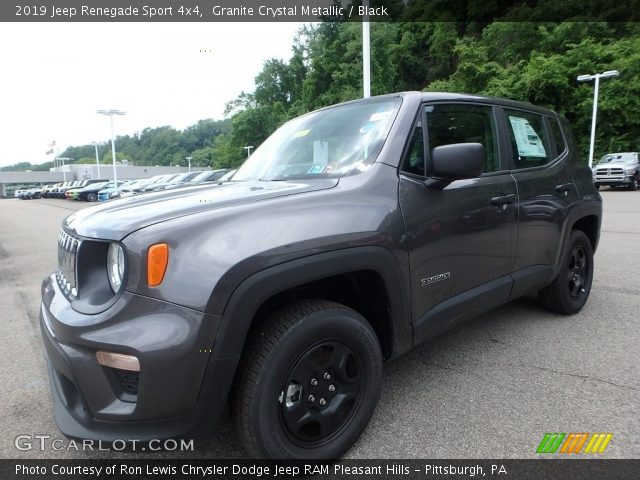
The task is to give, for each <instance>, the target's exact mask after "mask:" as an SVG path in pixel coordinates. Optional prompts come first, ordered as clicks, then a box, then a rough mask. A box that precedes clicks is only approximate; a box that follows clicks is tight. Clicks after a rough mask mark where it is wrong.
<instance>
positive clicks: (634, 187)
mask: <svg viewBox="0 0 640 480" xmlns="http://www.w3.org/2000/svg"><path fill="white" fill-rule="evenodd" d="M627 188H628V189H629V190H631V191H632V192H635V191H636V190H638V177H637V176H636V177H634V179H633V182H631V183H630V184H629V186H628V187H627Z"/></svg>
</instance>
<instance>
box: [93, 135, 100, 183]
mask: <svg viewBox="0 0 640 480" xmlns="http://www.w3.org/2000/svg"><path fill="white" fill-rule="evenodd" d="M92 145H93V146H94V147H96V167H98V178H100V159H99V158H98V142H92Z"/></svg>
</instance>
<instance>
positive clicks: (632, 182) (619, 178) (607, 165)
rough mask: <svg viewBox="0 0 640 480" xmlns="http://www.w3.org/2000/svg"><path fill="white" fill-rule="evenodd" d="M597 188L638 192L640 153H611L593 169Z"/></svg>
mask: <svg viewBox="0 0 640 480" xmlns="http://www.w3.org/2000/svg"><path fill="white" fill-rule="evenodd" d="M593 182H594V183H595V185H596V188H600V187H601V186H602V185H607V186H609V187H626V188H627V189H629V190H637V189H638V183H640V158H639V157H638V152H622V153H609V154H607V155H605V156H604V157H602V158H601V159H600V161H599V162H598V164H597V165H595V166H594V167H593Z"/></svg>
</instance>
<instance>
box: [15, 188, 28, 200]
mask: <svg viewBox="0 0 640 480" xmlns="http://www.w3.org/2000/svg"><path fill="white" fill-rule="evenodd" d="M23 192H26V190H25V189H18V190H16V191H14V192H13V197H14V198H20V196H21V195H22V193H23Z"/></svg>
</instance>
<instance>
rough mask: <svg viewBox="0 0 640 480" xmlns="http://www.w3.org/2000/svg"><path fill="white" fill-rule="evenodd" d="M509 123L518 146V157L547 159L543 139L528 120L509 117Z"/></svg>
mask: <svg viewBox="0 0 640 480" xmlns="http://www.w3.org/2000/svg"><path fill="white" fill-rule="evenodd" d="M509 122H510V123H511V128H512V129H513V136H514V137H515V139H516V145H517V146H518V155H520V156H521V157H536V158H545V157H546V156H547V152H546V151H545V149H544V144H543V143H542V139H541V138H540V137H539V136H538V134H537V133H536V131H535V130H534V129H533V127H532V126H531V124H530V123H529V121H528V120H527V119H526V118H521V117H512V116H511V115H509Z"/></svg>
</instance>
